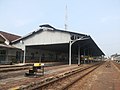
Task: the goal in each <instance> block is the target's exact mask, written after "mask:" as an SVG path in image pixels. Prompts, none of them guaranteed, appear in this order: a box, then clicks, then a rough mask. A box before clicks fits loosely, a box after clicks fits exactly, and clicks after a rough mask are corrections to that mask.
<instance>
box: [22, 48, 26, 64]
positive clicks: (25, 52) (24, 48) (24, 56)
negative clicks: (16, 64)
mask: <svg viewBox="0 0 120 90" xmlns="http://www.w3.org/2000/svg"><path fill="white" fill-rule="evenodd" d="M25 55H26V47H25V48H24V57H23V63H25Z"/></svg>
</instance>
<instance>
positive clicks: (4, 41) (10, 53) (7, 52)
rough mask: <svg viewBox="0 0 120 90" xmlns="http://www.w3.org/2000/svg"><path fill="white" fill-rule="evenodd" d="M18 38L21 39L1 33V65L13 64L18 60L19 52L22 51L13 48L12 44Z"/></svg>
mask: <svg viewBox="0 0 120 90" xmlns="http://www.w3.org/2000/svg"><path fill="white" fill-rule="evenodd" d="M18 38H21V37H20V36H18V35H14V34H10V33H7V32H3V31H0V64H9V63H11V62H16V59H18V57H17V56H19V55H18V52H19V51H21V50H20V49H18V48H16V47H14V46H11V45H10V43H11V42H12V41H13V40H16V39H18Z"/></svg>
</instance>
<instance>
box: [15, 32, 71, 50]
mask: <svg viewBox="0 0 120 90" xmlns="http://www.w3.org/2000/svg"><path fill="white" fill-rule="evenodd" d="M69 41H70V34H69V33H65V32H59V31H54V30H53V31H49V30H45V31H42V32H39V33H36V34H34V35H32V36H30V37H28V38H26V39H24V40H23V43H20V42H18V43H16V44H13V46H15V47H17V48H21V49H23V50H24V47H25V46H27V45H44V44H58V43H69Z"/></svg>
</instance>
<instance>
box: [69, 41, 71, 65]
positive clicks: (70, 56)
mask: <svg viewBox="0 0 120 90" xmlns="http://www.w3.org/2000/svg"><path fill="white" fill-rule="evenodd" d="M69 65H71V41H70V43H69Z"/></svg>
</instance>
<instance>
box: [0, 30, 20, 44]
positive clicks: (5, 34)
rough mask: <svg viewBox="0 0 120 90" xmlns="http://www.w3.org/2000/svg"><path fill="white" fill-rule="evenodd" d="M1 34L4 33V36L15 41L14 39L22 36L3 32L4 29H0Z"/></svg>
mask: <svg viewBox="0 0 120 90" xmlns="http://www.w3.org/2000/svg"><path fill="white" fill-rule="evenodd" d="M0 34H2V35H3V36H4V38H6V39H7V40H9V41H10V42H11V41H13V40H16V39H18V38H21V36H18V35H14V34H10V33H7V32H3V31H0Z"/></svg>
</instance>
